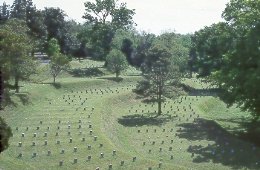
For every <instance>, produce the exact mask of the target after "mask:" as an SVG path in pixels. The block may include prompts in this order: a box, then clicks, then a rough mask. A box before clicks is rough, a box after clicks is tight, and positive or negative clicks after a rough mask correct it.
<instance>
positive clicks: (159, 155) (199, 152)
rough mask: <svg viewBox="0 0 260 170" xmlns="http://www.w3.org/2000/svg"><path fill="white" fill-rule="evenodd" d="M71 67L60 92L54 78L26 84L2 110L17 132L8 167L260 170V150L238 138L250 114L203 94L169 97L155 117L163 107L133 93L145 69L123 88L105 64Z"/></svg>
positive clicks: (127, 75) (0, 162)
mask: <svg viewBox="0 0 260 170" xmlns="http://www.w3.org/2000/svg"><path fill="white" fill-rule="evenodd" d="M71 65H72V67H71V69H70V71H69V73H63V74H62V75H60V76H58V78H57V82H58V83H59V85H57V86H53V85H52V84H51V82H52V79H51V77H49V78H46V77H45V76H46V72H45V75H42V77H40V78H42V82H41V83H37V84H35V83H23V84H22V87H21V93H20V94H14V95H12V100H13V105H11V106H10V107H8V108H6V110H5V111H1V112H0V115H1V116H3V117H4V118H5V120H6V121H7V123H8V124H9V125H10V126H11V127H12V131H13V137H12V138H11V139H10V146H9V148H8V149H7V150H6V151H4V152H3V153H2V154H1V155H0V169H4V170H5V169H6V170H9V169H10V170H15V169H87V170H88V169H89V170H92V169H96V168H97V167H99V168H100V169H102V170H103V169H109V165H110V164H111V165H112V169H115V170H120V169H124V170H126V169H129V170H141V169H144V170H146V169H149V168H151V169H153V170H154V169H167V170H170V169H174V170H175V169H212V170H215V169H260V148H259V147H257V146H255V145H253V144H252V143H250V142H246V141H243V140H241V139H239V138H238V137H237V135H236V134H237V132H241V131H243V130H245V129H244V127H243V126H242V123H243V122H247V121H249V118H250V114H249V113H247V112H242V111H241V110H240V109H238V108H235V107H231V108H227V107H226V105H225V104H224V103H223V102H222V101H220V100H219V99H218V98H216V97H214V96H211V95H205V94H204V93H203V95H197V96H195V95H188V96H180V97H179V98H177V99H174V100H172V99H167V100H166V101H165V103H164V105H163V115H161V116H159V117H156V118H155V114H156V113H155V112H156V110H157V109H156V108H157V105H156V104H152V103H144V102H143V101H142V99H140V98H138V96H136V94H134V93H133V92H132V90H133V89H134V88H135V85H136V83H137V81H139V80H140V78H141V77H140V76H138V75H139V74H140V72H139V71H138V70H136V69H134V68H129V69H128V70H127V71H125V72H124V73H123V75H122V78H123V80H122V81H120V82H117V81H115V79H114V75H111V74H110V73H109V72H107V71H106V70H105V69H104V68H103V63H102V62H96V61H91V60H84V61H82V62H81V63H79V62H78V61H72V64H71ZM185 83H186V84H188V85H189V86H191V87H193V88H195V89H203V87H204V88H206V87H209V86H208V85H207V84H205V83H203V82H201V81H199V80H197V79H194V78H193V79H186V80H185ZM199 92H201V91H199ZM19 143H20V144H19ZM19 145H21V146H19ZM48 151H49V153H48ZM34 153H35V154H36V155H34ZM102 155H103V156H102ZM61 161H62V165H60V162H61Z"/></svg>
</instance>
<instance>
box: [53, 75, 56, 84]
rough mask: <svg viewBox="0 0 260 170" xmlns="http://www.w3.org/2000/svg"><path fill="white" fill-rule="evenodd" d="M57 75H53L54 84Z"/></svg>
mask: <svg viewBox="0 0 260 170" xmlns="http://www.w3.org/2000/svg"><path fill="white" fill-rule="evenodd" d="M55 80H56V76H53V84H55Z"/></svg>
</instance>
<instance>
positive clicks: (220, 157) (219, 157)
mask: <svg viewBox="0 0 260 170" xmlns="http://www.w3.org/2000/svg"><path fill="white" fill-rule="evenodd" d="M179 126H180V129H179V130H178V131H177V132H178V133H179V134H178V136H179V137H180V138H185V139H187V140H189V141H200V140H207V141H211V142H213V144H212V145H207V146H202V145H190V147H189V148H188V150H187V151H188V152H190V153H192V154H194V156H193V157H194V158H193V162H195V163H203V162H209V161H212V162H214V163H221V164H223V165H225V166H230V167H231V168H233V169H238V168H249V169H259V168H260V148H257V147H256V146H255V145H253V144H250V143H248V142H245V141H243V140H241V139H239V138H238V137H237V136H234V135H232V134H230V133H228V132H227V131H226V130H225V129H223V128H222V127H221V126H220V125H218V124H217V123H216V122H215V121H213V120H205V119H196V121H195V122H194V123H183V124H180V125H179Z"/></svg>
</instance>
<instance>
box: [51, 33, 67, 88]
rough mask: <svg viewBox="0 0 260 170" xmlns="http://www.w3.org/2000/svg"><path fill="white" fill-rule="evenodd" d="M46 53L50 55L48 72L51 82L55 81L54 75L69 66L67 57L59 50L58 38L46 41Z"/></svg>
mask: <svg viewBox="0 0 260 170" xmlns="http://www.w3.org/2000/svg"><path fill="white" fill-rule="evenodd" d="M47 53H48V55H49V56H50V64H49V65H50V72H51V75H52V77H53V83H54V84H55V83H56V77H57V76H58V75H59V74H60V73H61V72H62V71H63V70H66V69H68V67H69V59H68V58H67V56H65V55H64V54H62V53H61V52H60V46H59V44H58V40H57V39H55V38H52V39H50V41H49V43H48V49H47Z"/></svg>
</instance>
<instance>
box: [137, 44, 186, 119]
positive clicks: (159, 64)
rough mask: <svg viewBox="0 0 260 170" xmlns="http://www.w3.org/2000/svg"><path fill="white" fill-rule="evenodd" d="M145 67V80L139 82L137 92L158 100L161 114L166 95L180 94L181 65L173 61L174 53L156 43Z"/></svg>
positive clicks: (148, 55)
mask: <svg viewBox="0 0 260 170" xmlns="http://www.w3.org/2000/svg"><path fill="white" fill-rule="evenodd" d="M143 67H144V69H143V78H144V80H143V81H140V82H139V83H138V85H137V89H136V92H138V93H139V94H142V95H143V96H146V97H150V98H152V99H154V100H155V102H157V104H158V110H157V114H158V116H159V115H161V114H162V103H163V102H164V99H165V96H168V95H169V94H171V95H174V96H177V95H179V94H180V88H179V85H180V78H181V76H180V73H179V67H178V65H176V64H175V63H174V62H173V60H172V53H171V52H170V51H169V49H168V48H167V47H165V46H164V45H162V44H154V45H153V46H152V47H151V48H150V49H149V51H148V54H147V58H146V60H145V62H144V65H143Z"/></svg>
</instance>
